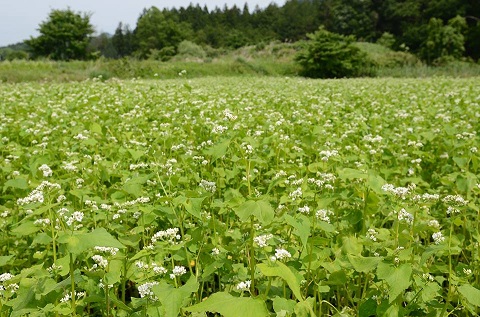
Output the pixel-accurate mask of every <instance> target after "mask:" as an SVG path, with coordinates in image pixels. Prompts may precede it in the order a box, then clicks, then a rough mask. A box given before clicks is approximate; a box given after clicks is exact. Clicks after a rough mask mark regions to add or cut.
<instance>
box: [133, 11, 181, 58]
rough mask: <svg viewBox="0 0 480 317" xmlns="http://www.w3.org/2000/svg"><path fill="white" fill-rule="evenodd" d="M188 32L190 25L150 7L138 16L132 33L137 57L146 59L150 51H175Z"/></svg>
mask: <svg viewBox="0 0 480 317" xmlns="http://www.w3.org/2000/svg"><path fill="white" fill-rule="evenodd" d="M190 32H191V31H190V25H188V24H187V23H184V22H183V23H182V22H178V21H176V19H175V16H174V15H173V14H169V13H168V12H162V11H160V10H159V9H158V8H156V7H151V8H150V9H148V10H145V11H144V12H143V14H142V15H141V16H140V18H139V19H138V21H137V27H136V29H135V31H134V34H135V40H136V44H137V47H138V55H139V56H140V57H141V58H146V57H149V55H150V54H151V52H152V51H161V50H168V51H170V50H171V49H173V50H174V51H175V50H176V48H177V46H178V44H179V43H180V42H181V41H183V40H185V39H187V38H188V35H189V34H190Z"/></svg>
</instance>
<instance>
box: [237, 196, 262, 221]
mask: <svg viewBox="0 0 480 317" xmlns="http://www.w3.org/2000/svg"><path fill="white" fill-rule="evenodd" d="M255 208H257V204H256V202H255V201H253V200H247V201H246V202H244V203H243V204H241V205H240V206H238V207H237V208H234V209H233V211H234V212H235V214H236V215H237V216H238V218H239V219H240V221H246V220H247V219H248V218H250V216H251V215H253V211H254V209H255Z"/></svg>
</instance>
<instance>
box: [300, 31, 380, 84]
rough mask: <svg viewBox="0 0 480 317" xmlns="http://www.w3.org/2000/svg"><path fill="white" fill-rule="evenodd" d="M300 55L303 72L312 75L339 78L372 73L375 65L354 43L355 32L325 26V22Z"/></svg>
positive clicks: (312, 35) (310, 36)
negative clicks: (330, 28) (327, 28)
mask: <svg viewBox="0 0 480 317" xmlns="http://www.w3.org/2000/svg"><path fill="white" fill-rule="evenodd" d="M307 36H308V38H309V41H307V42H306V44H305V47H304V49H303V50H302V51H300V52H299V53H298V55H297V56H296V58H295V59H296V61H297V62H298V63H299V64H300V66H302V68H303V70H302V75H304V76H306V77H312V78H339V77H357V76H364V75H369V74H370V73H369V72H371V69H372V66H373V62H371V61H370V60H369V59H368V58H367V55H366V54H365V53H363V52H362V51H361V50H360V49H359V48H357V47H355V46H353V45H352V43H353V42H354V38H353V36H344V35H341V34H336V33H332V32H329V31H327V30H325V28H324V27H323V26H322V27H320V28H319V29H318V31H316V32H315V33H313V34H308V35H307Z"/></svg>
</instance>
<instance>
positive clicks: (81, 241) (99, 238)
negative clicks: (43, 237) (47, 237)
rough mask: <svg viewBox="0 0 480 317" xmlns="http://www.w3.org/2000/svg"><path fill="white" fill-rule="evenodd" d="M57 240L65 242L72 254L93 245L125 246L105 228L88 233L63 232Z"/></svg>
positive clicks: (120, 247) (121, 247)
mask: <svg viewBox="0 0 480 317" xmlns="http://www.w3.org/2000/svg"><path fill="white" fill-rule="evenodd" d="M58 242H59V243H61V244H66V245H67V249H68V251H70V252H71V253H73V254H80V253H82V252H84V251H85V250H88V249H92V248H93V247H95V246H99V247H112V248H119V249H123V248H125V246H124V245H123V244H121V243H120V242H119V241H118V240H117V239H115V238H114V237H113V236H112V235H111V234H110V233H108V232H107V230H105V228H97V229H95V230H93V231H92V232H89V233H81V234H77V233H73V234H63V235H60V236H59V238H58Z"/></svg>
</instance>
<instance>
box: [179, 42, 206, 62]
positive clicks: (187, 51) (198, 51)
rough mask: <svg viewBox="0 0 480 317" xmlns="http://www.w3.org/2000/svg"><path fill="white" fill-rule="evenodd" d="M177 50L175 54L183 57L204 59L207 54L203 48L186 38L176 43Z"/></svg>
mask: <svg viewBox="0 0 480 317" xmlns="http://www.w3.org/2000/svg"><path fill="white" fill-rule="evenodd" d="M177 51H178V53H177V56H179V57H183V58H192V57H193V58H200V59H204V58H205V57H206V56H207V53H205V50H204V49H203V48H202V47H201V46H200V45H198V44H195V43H193V42H190V41H186V40H185V41H182V42H181V43H180V44H178V48H177Z"/></svg>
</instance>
